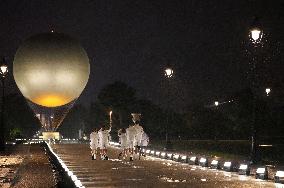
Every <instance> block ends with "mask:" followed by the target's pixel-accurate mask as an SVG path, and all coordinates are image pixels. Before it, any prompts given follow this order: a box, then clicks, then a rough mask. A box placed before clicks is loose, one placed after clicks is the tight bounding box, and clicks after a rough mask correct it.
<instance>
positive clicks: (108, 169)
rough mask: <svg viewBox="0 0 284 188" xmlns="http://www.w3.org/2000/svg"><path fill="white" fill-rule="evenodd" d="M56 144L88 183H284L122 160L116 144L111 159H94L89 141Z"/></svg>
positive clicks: (146, 159) (192, 167)
mask: <svg viewBox="0 0 284 188" xmlns="http://www.w3.org/2000/svg"><path fill="white" fill-rule="evenodd" d="M52 148H53V150H54V152H55V153H57V155H58V156H59V157H60V158H61V159H62V160H63V161H64V163H65V164H66V165H67V167H68V168H69V169H70V170H71V171H72V172H73V174H74V175H76V176H77V178H78V179H79V180H80V181H81V183H82V184H83V186H85V187H197V188H198V187H210V188H219V187H220V188H221V187H238V188H239V187H246V188H247V187H258V188H264V187H265V188H269V187H279V188H280V187H284V186H283V185H281V184H275V183H273V182H272V180H271V181H263V180H256V179H255V178H254V177H253V176H241V175H238V174H236V173H231V172H224V171H221V170H213V169H208V168H203V167H200V166H195V165H188V164H182V163H177V162H174V161H170V160H163V159H158V158H154V157H142V158H141V160H138V159H136V160H135V161H133V162H129V161H128V160H118V159H117V156H118V153H119V150H118V149H117V148H114V147H111V148H110V149H109V157H110V160H108V161H103V160H91V156H90V149H89V146H88V145H86V144H55V145H52ZM136 158H137V156H136Z"/></svg>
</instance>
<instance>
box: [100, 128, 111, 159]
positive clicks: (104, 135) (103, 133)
mask: <svg viewBox="0 0 284 188" xmlns="http://www.w3.org/2000/svg"><path fill="white" fill-rule="evenodd" d="M110 131H111V127H110V128H109V129H106V127H104V126H103V127H102V128H101V129H100V130H99V146H100V150H101V158H102V159H103V160H108V156H107V148H108V146H109V136H110V135H109V133H110Z"/></svg>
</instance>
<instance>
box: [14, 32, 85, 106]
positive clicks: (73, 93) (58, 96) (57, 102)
mask: <svg viewBox="0 0 284 188" xmlns="http://www.w3.org/2000/svg"><path fill="white" fill-rule="evenodd" d="M89 74H90V65H89V59H88V56H87V54H86V52H85V50H84V49H83V48H82V47H81V45H80V44H79V43H78V42H77V41H76V40H74V39H73V38H71V37H69V36H67V35H65V34H61V33H43V34H38V35H34V36H32V37H30V38H28V39H27V40H26V41H25V42H24V43H23V44H22V45H21V46H20V48H19V49H18V50H17V52H16V55H15V58H14V62H13V75H14V78H15V81H16V84H17V86H18V87H19V89H20V91H21V92H22V94H23V95H24V97H25V98H26V99H28V100H29V101H31V102H33V103H35V104H38V105H40V106H44V107H58V106H62V105H66V104H68V103H70V102H72V101H74V100H76V99H77V98H78V97H79V96H80V94H81V92H82V91H83V89H84V88H85V86H86V84H87V82H88V78H89Z"/></svg>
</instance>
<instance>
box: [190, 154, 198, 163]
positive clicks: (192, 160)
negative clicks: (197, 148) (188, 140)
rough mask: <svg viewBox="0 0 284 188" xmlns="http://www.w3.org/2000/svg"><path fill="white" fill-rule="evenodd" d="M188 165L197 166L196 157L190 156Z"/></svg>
mask: <svg viewBox="0 0 284 188" xmlns="http://www.w3.org/2000/svg"><path fill="white" fill-rule="evenodd" d="M188 163H189V164H192V165H197V164H198V158H197V157H196V156H192V157H190V159H189V161H188Z"/></svg>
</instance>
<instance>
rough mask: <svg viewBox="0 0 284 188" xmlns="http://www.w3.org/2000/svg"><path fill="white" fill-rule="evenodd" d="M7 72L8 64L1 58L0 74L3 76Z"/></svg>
mask: <svg viewBox="0 0 284 188" xmlns="http://www.w3.org/2000/svg"><path fill="white" fill-rule="evenodd" d="M7 73H8V66H7V65H6V63H5V59H3V62H2V65H1V66H0V74H1V76H2V77H5V76H6V75H7Z"/></svg>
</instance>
